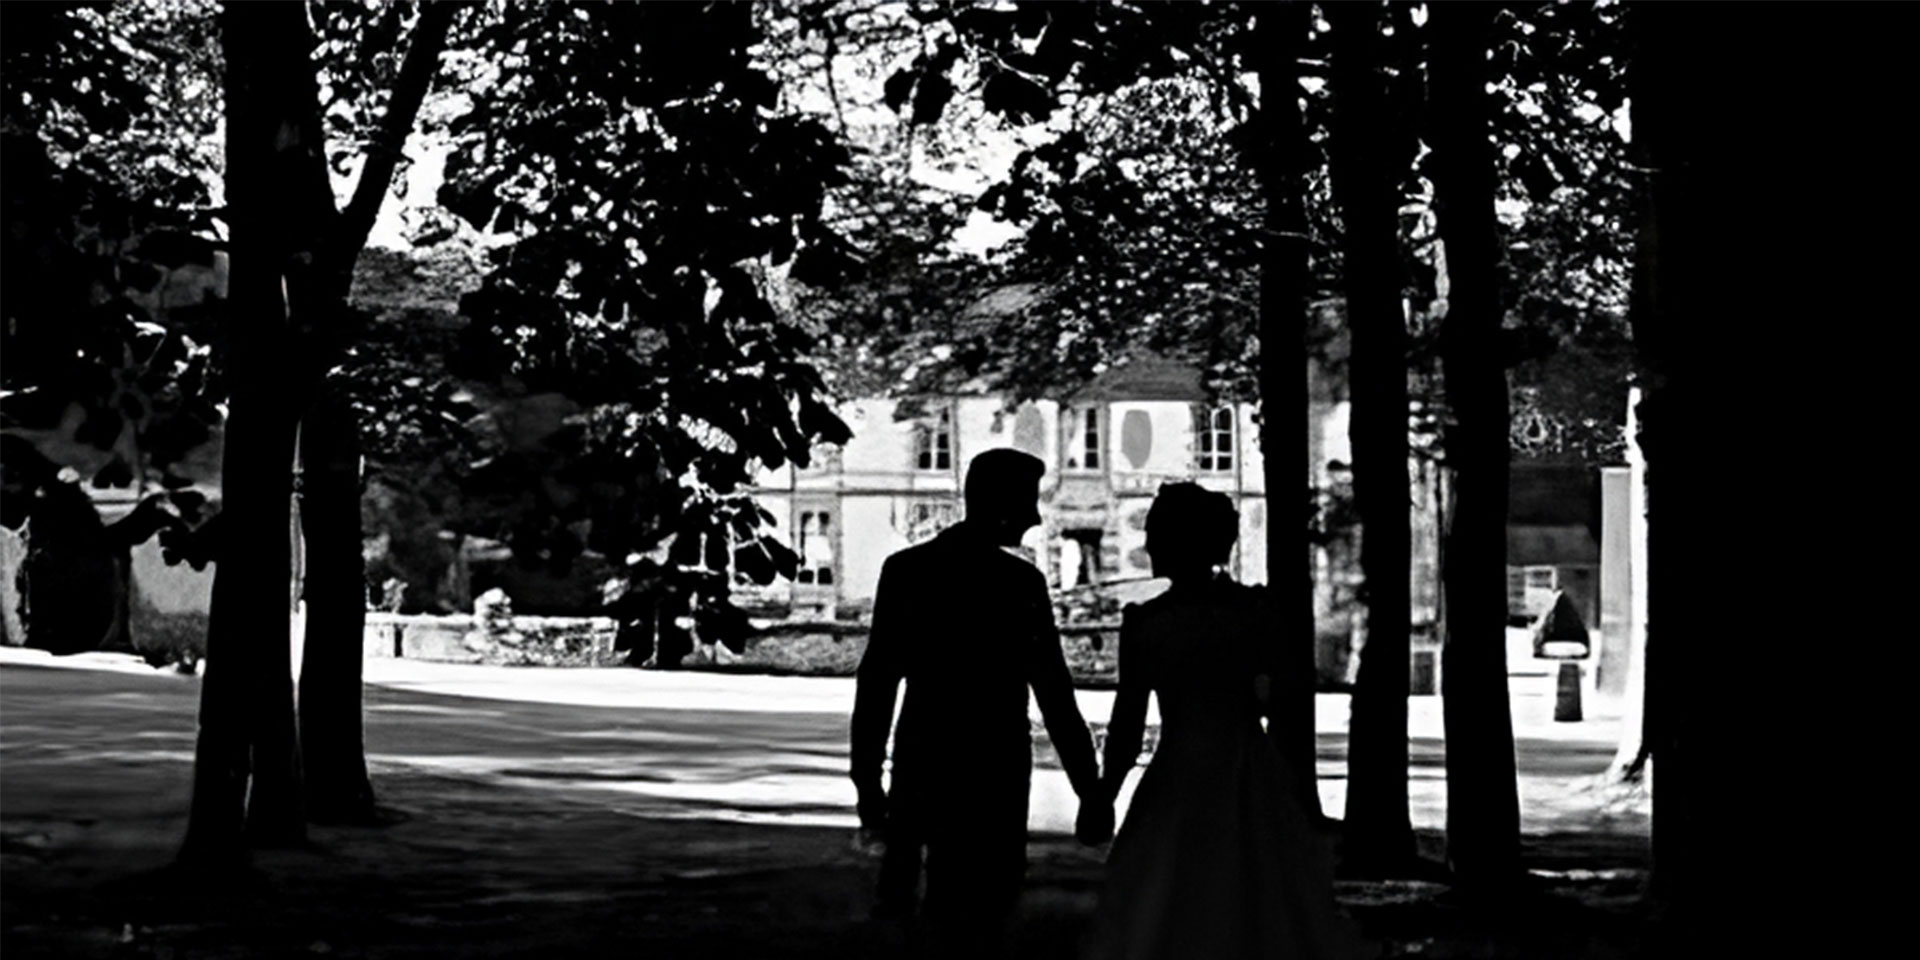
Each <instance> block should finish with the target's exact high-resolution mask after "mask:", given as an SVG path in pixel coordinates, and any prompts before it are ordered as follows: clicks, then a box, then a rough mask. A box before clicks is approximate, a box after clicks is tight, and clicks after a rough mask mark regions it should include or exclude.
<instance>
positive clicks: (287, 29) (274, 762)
mask: <svg viewBox="0 0 1920 960" xmlns="http://www.w3.org/2000/svg"><path fill="white" fill-rule="evenodd" d="M305 31H306V14H305V11H304V10H303V9H301V8H299V7H295V6H289V5H285V4H232V5H228V6H227V7H225V8H224V9H223V10H222V12H221V45H222V48H223V50H224V52H225V54H226V84H227V91H226V93H227V102H226V109H227V205H228V214H227V220H228V224H229V227H230V231H231V232H230V235H229V238H230V247H229V249H230V254H229V256H230V258H231V259H230V274H229V276H230V279H229V281H228V291H229V292H228V304H229V307H228V309H229V311H230V315H229V331H230V332H229V352H228V367H227V369H228V374H227V376H228V378H229V387H228V389H229V397H230V399H229V412H228V417H227V426H226V436H225V445H224V450H223V455H222V462H221V478H220V483H221V508H220V520H219V522H220V529H221V534H220V536H221V540H220V546H219V552H218V554H217V556H218V561H217V564H218V565H217V567H216V568H215V573H214V585H213V607H212V611H211V616H210V617H209V624H208V628H207V660H206V672H205V679H204V680H203V682H202V687H201V704H200V733H199V741H198V743H197V745H196V747H195V754H194V791H193V804H192V808H191V810H190V813H189V817H188V824H187V836H186V841H185V844H184V846H183V848H182V850H181V860H182V861H183V862H184V863H187V864H190V865H193V866H212V867H221V866H227V865H230V864H232V863H234V862H237V861H239V860H240V859H242V858H243V857H244V854H245V850H246V846H247V841H248V840H249V839H251V840H252V841H253V842H255V843H261V844H280V843H289V842H295V841H298V840H300V839H302V838H303V836H304V833H305V826H304V823H305V821H304V817H303V816H302V812H301V787H300V765H299V747H298V743H297V734H296V731H295V727H294V712H293V711H294V705H293V680H292V659H291V650H290V646H291V644H290V640H291V637H290V634H289V629H290V626H291V622H290V618H289V614H288V584H289V582H290V579H291V576H292V553H291V549H290V546H291V545H290V544H289V543H288V540H287V536H286V530H287V527H286V518H287V504H288V501H289V499H290V498H291V496H292V482H293V443H294V412H293V403H292V399H291V398H290V397H289V396H288V395H287V391H286V390H285V388H284V384H285V383H286V371H287V370H288V368H289V365H290V363H291V361H292V353H291V350H290V346H291V341H290V328H289V324H288V317H287V303H286V297H285V292H284V286H283V278H284V276H285V271H286V265H287V259H288V255H289V253H290V247H289V245H288V243H287V236H288V233H287V230H286V226H287V224H286V222H285V220H284V219H283V218H282V217H279V216H276V209H275V198H276V196H277V194H278V191H279V189H280V187H279V185H280V184H281V183H282V182H283V179H284V175H285V172H286V170H287V167H286V165H285V159H284V157H285V154H286V153H287V152H288V151H290V150H298V149H300V148H301V146H302V141H303V139H305V130H304V129H303V126H302V125H301V124H300V123H299V122H298V120H297V119H296V118H292V117H290V116H289V113H288V111H287V106H288V104H289V103H290V91H292V90H296V89H298V87H299V81H300V79H301V78H300V76H299V72H300V70H301V69H302V68H304V67H305V65H306V64H305V51H306V48H305V47H303V46H299V45H298V43H299V38H300V37H301V36H303V35H304V34H305ZM289 52H292V53H296V54H298V57H297V58H292V57H289ZM305 79H306V81H307V82H308V83H311V81H312V76H311V72H310V71H309V72H308V75H307V77H306V78H305ZM305 146H306V147H307V148H308V149H313V150H317V149H319V145H318V144H313V143H307V144H305Z"/></svg>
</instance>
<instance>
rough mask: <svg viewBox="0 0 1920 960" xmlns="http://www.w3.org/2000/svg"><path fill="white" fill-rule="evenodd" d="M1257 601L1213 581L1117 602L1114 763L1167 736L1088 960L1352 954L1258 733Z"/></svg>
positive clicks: (1262, 647) (1260, 624) (1322, 853)
mask: <svg viewBox="0 0 1920 960" xmlns="http://www.w3.org/2000/svg"><path fill="white" fill-rule="evenodd" d="M1263 597H1264V591H1260V590H1256V589H1252V588H1247V587H1242V586H1240V585H1238V584H1235V583H1233V582H1232V581H1230V580H1220V581H1216V582H1214V583H1211V584H1205V585H1201V586H1197V587H1193V588H1190V589H1186V590H1181V589H1179V588H1176V589H1175V590H1173V591H1169V593H1167V594H1166V595H1163V596H1161V597H1159V598H1157V599H1155V600H1153V601H1150V602H1148V603H1145V604H1141V605H1137V606H1132V607H1129V608H1127V611H1126V617H1125V621H1124V625H1123V627H1122V631H1121V644H1120V671H1121V691H1120V693H1119V695H1118V697H1117V698H1116V701H1115V707H1114V717H1113V720H1112V723H1111V725H1110V727H1109V734H1108V738H1109V743H1108V754H1107V759H1108V763H1109V764H1114V763H1121V764H1125V765H1126V766H1127V767H1131V766H1132V764H1133V763H1134V761H1135V759H1136V758H1137V757H1138V754H1139V743H1140V731H1141V728H1142V727H1143V725H1144V722H1145V708H1146V693H1145V691H1146V690H1148V689H1151V691H1152V692H1153V693H1154V695H1155V696H1156V697H1158V699H1159V704H1160V717H1161V724H1162V727H1161V736H1160V740H1159V744H1158V746H1157V747H1156V748H1155V751H1154V755H1153V759H1152V763H1151V764H1150V765H1149V767H1148V768H1147V771H1146V773H1145V774H1144V775H1142V777H1141V780H1140V784H1139V787H1138V789H1137V790H1136V791H1135V793H1134V795H1133V801H1132V804H1131V806H1130V807H1129V809H1128V811H1127V816H1126V821H1125V822H1124V823H1123V824H1122V825H1121V827H1120V830H1119V834H1118V835H1117V836H1116V837H1115V838H1114V842H1113V846H1112V849H1111V852H1110V854H1109V856H1108V859H1107V881H1106V885H1105V887H1104V889H1103V891H1102V894H1101V898H1100V905H1099V907H1098V910H1097V912H1096V914H1095V918H1094V924H1093V928H1092V930H1091V932H1090V934H1089V937H1088V941H1087V957H1088V958H1089V960H1122V958H1125V960H1147V958H1155V960H1161V958H1184V957H1194V958H1214V960H1228V958H1255V957H1258V958H1269V957H1273V958H1278V957H1286V958H1322V957H1339V958H1343V960H1344V958H1351V957H1358V956H1362V955H1363V954H1364V948H1363V947H1362V945H1361V943H1360V941H1359V939H1358V937H1357V936H1356V935H1355V934H1354V933H1353V931H1352V930H1351V929H1350V927H1349V926H1348V925H1347V921H1346V919H1345V918H1344V917H1343V916H1341V915H1340V913H1339V911H1338V908H1337V906H1336V905H1335V903H1334V900H1333V875H1332V864H1331V853H1330V850H1329V849H1328V843H1327V841H1326V839H1325V838H1324V837H1323V836H1322V835H1321V832H1320V831H1319V829H1318V828H1317V825H1316V823H1315V822H1314V820H1313V818H1311V817H1310V816H1309V815H1308V813H1307V812H1306V810H1305V809H1303V808H1302V806H1301V805H1300V803H1299V802H1298V800H1297V799H1296V797H1297V796H1298V794H1296V793H1295V792H1294V790H1295V779H1294V775H1293V773H1292V772H1291V770H1289V768H1288V766H1287V764H1286V763H1285V762H1284V761H1282V759H1281V757H1280V754H1279V752H1278V751H1277V750H1276V749H1275V747H1274V746H1273V743H1272V741H1270V740H1269V739H1268V738H1267V735H1266V733H1265V731H1264V730H1263V729H1262V727H1261V725H1260V720H1259V716H1260V709H1259V701H1258V699H1257V697H1256V693H1255V690H1256V680H1255V677H1256V676H1259V675H1261V674H1266V675H1268V676H1269V677H1271V676H1272V669H1271V667H1272V666H1273V664H1272V662H1271V660H1270V658H1269V656H1266V655H1263V652H1264V651H1268V650H1271V647H1270V646H1268V645H1267V644H1264V643H1262V634H1263V632H1264V631H1270V630H1271V624H1272V623H1273V622H1274V621H1273V620H1271V619H1269V618H1267V617H1266V616H1263V615H1262V611H1261V603H1262V602H1263V600H1262V598H1263Z"/></svg>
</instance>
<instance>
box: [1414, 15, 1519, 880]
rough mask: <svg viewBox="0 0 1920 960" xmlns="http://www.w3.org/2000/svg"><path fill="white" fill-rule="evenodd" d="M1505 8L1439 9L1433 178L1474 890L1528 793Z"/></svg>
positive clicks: (1465, 860) (1504, 851)
mask: <svg viewBox="0 0 1920 960" xmlns="http://www.w3.org/2000/svg"><path fill="white" fill-rule="evenodd" d="M1495 10H1496V8H1494V7H1492V6H1489V5H1482V4H1461V5H1452V6H1447V5H1441V6H1436V7H1433V8H1430V12H1429V15H1428V16H1429V20H1428V24H1429V29H1430V30H1431V31H1432V37H1433V42H1432V47H1431V50H1432V54H1431V58H1430V64H1431V68H1430V76H1431V84H1432V87H1431V89H1432V104H1433V108H1432V118H1433V131H1432V143H1433V151H1434V153H1433V178H1434V188H1435V198H1436V200H1437V201H1438V203H1437V205H1438V207H1439V214H1440V233H1441V236H1442V238H1443V239H1444V240H1445V242H1446V245H1447V258H1446V260H1447V284H1448V294H1447V316H1446V321H1445V323H1446V326H1445V327H1444V329H1443V330H1442V331H1441V361H1442V364H1443V372H1444V374H1445V388H1446V396H1447V400H1448V403H1449V405H1450V406H1451V408H1452V410H1453V415H1454V418H1453V419H1454V422H1453V424H1452V425H1451V428H1450V429H1449V430H1448V431H1447V435H1446V452H1447V460H1448V461H1449V463H1450V464H1451V465H1452V468H1453V516H1452V522H1451V523H1449V524H1448V525H1447V532H1446V558H1447V562H1446V564H1445V566H1444V567H1442V569H1441V577H1442V579H1443V584H1444V589H1445V591H1446V616H1447V620H1446V624H1447V629H1446V646H1445V648H1444V649H1443V650H1442V654H1441V657H1442V669H1441V672H1440V675H1441V683H1442V689H1441V694H1442V696H1443V697H1444V702H1443V705H1442V706H1443V710H1444V712H1445V718H1446V743H1447V860H1448V861H1449V864H1450V866H1451V867H1452V869H1453V871H1454V874H1455V877H1456V878H1457V879H1458V880H1459V881H1461V882H1462V883H1464V884H1468V885H1471V886H1475V887H1489V886H1496V887H1497V886H1501V885H1504V884H1507V883H1511V882H1512V881H1514V880H1516V879H1518V877H1519V874H1520V796H1519V786H1518V783H1517V780H1516V771H1515V769H1514V757H1513V712H1512V706H1511V704H1512V701H1511V697H1510V695H1509V693H1508V690H1507V658H1506V621H1507V577H1506V570H1507V462H1508V447H1507V434H1508V429H1509V428H1508V419H1509V414H1508V411H1507V376H1506V368H1505V364H1504V362H1503V358H1502V356H1501V350H1500V323H1501V310H1500V289H1499V280H1498V275H1499V274H1498V271H1499V263H1498V259H1497V257H1498V243H1499V239H1498V236H1497V234H1496V228H1495V222H1494V209H1493V200H1494V158H1493V149H1492V146H1491V142H1490V140H1489V136H1490V131H1489V129H1488V108H1487V92H1486V86H1487V77H1486V73H1487V69H1486V64H1487V32H1488V29H1489V27H1490V26H1491V25H1492V23H1493V14H1494V12H1495Z"/></svg>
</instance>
